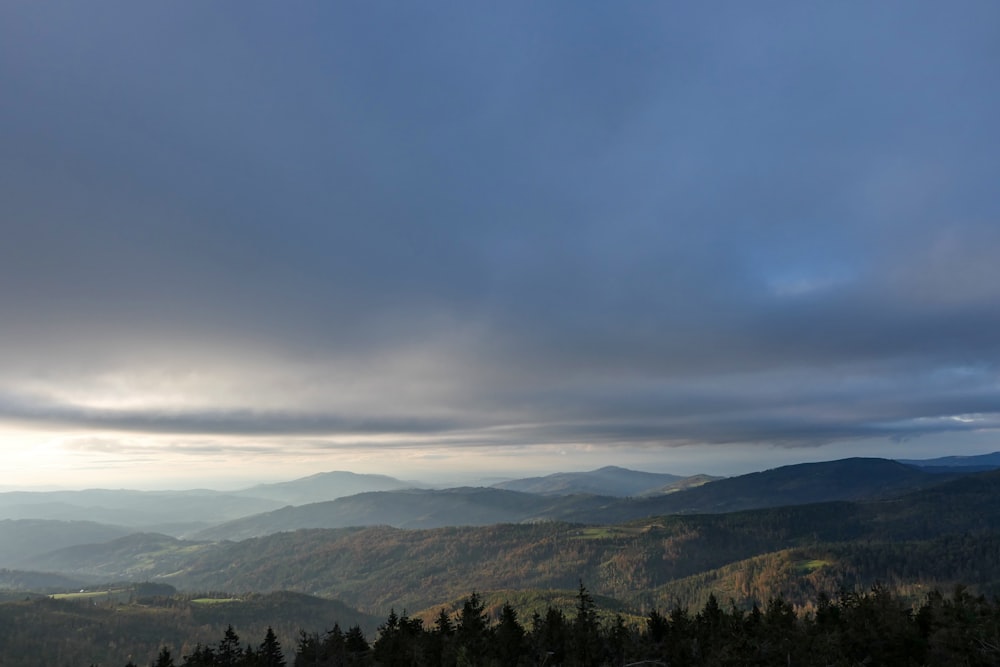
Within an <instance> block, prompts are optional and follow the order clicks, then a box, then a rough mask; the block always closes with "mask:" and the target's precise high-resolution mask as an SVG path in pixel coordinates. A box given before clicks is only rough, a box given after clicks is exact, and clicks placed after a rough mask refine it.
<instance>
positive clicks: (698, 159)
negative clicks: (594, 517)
mask: <svg viewBox="0 0 1000 667" xmlns="http://www.w3.org/2000/svg"><path fill="white" fill-rule="evenodd" d="M104 7H105V10H104V11H102V10H98V9H95V8H92V7H82V6H76V5H74V4H72V3H68V4H66V5H63V6H57V7H56V8H55V9H52V10H51V11H49V10H43V9H41V8H39V7H35V6H32V5H22V6H11V7H5V8H3V9H2V10H0V26H2V27H0V44H2V46H0V85H2V87H3V89H4V90H5V91H8V93H7V94H6V95H5V98H6V99H7V102H6V103H5V104H4V105H3V108H2V109H0V142H2V145H3V146H4V150H3V151H0V201H2V202H3V204H2V205H0V224H2V229H3V232H4V242H3V243H2V244H0V312H2V314H3V317H2V320H0V368H2V369H3V370H0V392H2V393H3V396H4V398H2V400H0V410H2V413H3V414H2V415H0V416H2V418H3V419H4V420H7V421H10V422H11V423H31V424H33V425H35V426H39V425H43V424H51V425H53V426H59V427H65V426H73V427H79V428H81V429H90V430H122V431H136V432H149V433H158V434H169V433H177V434H192V433H201V434H217V435H224V434H230V435H232V434H255V435H268V436H271V435H280V434H288V435H296V436H302V435H325V434H340V435H344V434H369V435H370V434H381V433H384V434H387V439H388V440H393V439H399V440H400V441H406V440H407V439H408V438H412V440H413V441H414V442H423V441H425V439H426V438H428V437H429V436H440V437H441V438H442V440H447V441H448V442H453V441H455V442H461V443H467V444H475V443H488V444H490V445H499V444H504V443H508V444H515V443H522V444H531V443H558V442H595V443H605V444H619V443H641V444H656V443H660V444H677V443H702V442H704V443H723V442H767V443H786V444H818V443H831V442H836V441H838V440H842V439H850V438H862V437H872V436H878V437H887V438H890V437H897V438H907V437H912V436H914V435H917V434H920V433H941V432H949V431H955V430H958V431H969V430H981V429H992V428H994V426H995V423H994V420H993V418H992V417H990V415H993V414H996V413H1000V405H998V399H1000V391H998V382H997V373H996V368H997V361H998V352H1000V350H998V339H997V337H996V336H995V335H994V334H993V332H995V331H997V330H998V326H1000V321H998V317H1000V316H998V313H1000V308H998V306H1000V288H998V287H997V286H998V285H1000V273H998V271H1000V270H998V269H997V263H996V262H995V259H994V258H995V257H996V254H997V251H998V250H1000V231H998V230H1000V225H998V221H1000V210H998V209H1000V206H998V203H997V200H996V197H995V193H994V190H995V185H994V183H993V180H994V176H995V174H996V173H1000V157H998V156H1000V145H998V144H1000V141H998V137H1000V133H998V131H997V129H996V123H995V122H994V119H995V118H996V117H998V116H1000V92H998V89H997V87H996V86H995V84H994V83H993V79H994V77H995V71H994V70H995V66H994V65H995V62H996V59H997V56H998V55H1000V54H998V52H997V46H996V45H997V44H998V43H1000V40H998V39H997V34H996V28H995V26H996V25H998V19H1000V15H998V9H997V7H996V6H995V5H994V4H993V3H968V4H966V5H963V9H962V11H955V10H954V8H943V7H939V6H936V5H934V4H933V3H899V4H894V3H888V4H882V5H879V6H878V7H856V6H855V7H848V6H829V7H809V8H805V7H799V6H798V5H795V4H793V3H789V4H787V5H783V6H782V5H777V6H773V7H770V8H768V9H767V10H766V11H765V10H762V9H760V8H754V9H753V10H750V9H743V8H741V7H739V6H735V5H734V6H731V7H725V8H718V7H715V8H712V10H708V9H704V8H698V7H683V6H675V5H650V6H629V7H613V6H599V5H597V6H590V7H580V6H578V5H573V6H572V7H570V6H565V5H545V6H543V5H530V4H519V3H513V4H505V5H503V6H497V7H489V8H487V7H474V6H468V7H460V8H458V7H449V8H445V7H443V6H433V5H431V6H427V5H422V6H414V7H398V6H393V7H390V6H388V5H381V4H379V3H372V4H369V5H366V6H364V7H358V6H346V5H345V6H326V7H309V8H296V9H295V10H292V9H288V8H284V7H280V8H279V7H274V6H268V5H263V4H254V3H250V4H247V5H245V6H241V10H240V12H238V13H231V12H226V11H223V8H221V7H204V6H196V5H190V6H183V5H169V6H162V7H141V6H134V5H132V4H128V3H122V4H112V5H106V6H104ZM112 8H113V10H112ZM195 377H196V379H192V378H195ZM206 378H208V379H206ZM109 396H111V397H112V398H114V399H115V400H110V399H109ZM129 397H131V399H134V404H132V403H129V400H127V399H129ZM98 399H99V400H98ZM102 401H103V402H102ZM115 401H118V402H119V403H121V405H118V406H117V407H116V405H117V404H116V403H115ZM123 406H124V407H123ZM972 414H981V415H985V417H984V418H983V419H981V420H979V421H959V420H956V419H953V417H956V416H960V415H972ZM389 436H391V437H389Z"/></svg>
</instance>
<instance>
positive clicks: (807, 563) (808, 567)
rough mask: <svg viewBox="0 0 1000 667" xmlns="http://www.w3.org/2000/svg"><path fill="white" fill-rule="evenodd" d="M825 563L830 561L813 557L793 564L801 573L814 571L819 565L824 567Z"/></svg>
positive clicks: (827, 563) (828, 563)
mask: <svg viewBox="0 0 1000 667" xmlns="http://www.w3.org/2000/svg"><path fill="white" fill-rule="evenodd" d="M827 565H830V561H828V560H822V559H819V558H814V559H812V560H802V561H799V562H798V563H796V564H795V568H796V570H798V571H799V572H800V573H802V574H809V573H810V572H815V571H816V570H818V569H820V568H821V567H826V566H827Z"/></svg>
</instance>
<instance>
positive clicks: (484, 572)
mask: <svg viewBox="0 0 1000 667" xmlns="http://www.w3.org/2000/svg"><path fill="white" fill-rule="evenodd" d="M835 463H839V464H840V465H839V470H840V471H842V472H848V473H850V472H853V473H858V474H860V473H861V468H864V467H865V466H867V467H869V468H870V469H871V470H872V471H877V470H879V469H885V470H891V468H887V467H882V468H880V467H878V466H879V465H880V464H879V463H878V462H877V461H876V463H875V464H872V463H871V462H870V460H865V459H862V460H860V461H858V460H849V461H847V462H835ZM889 463H894V462H889ZM814 465H821V464H814ZM896 465H899V464H896ZM816 470H817V469H816V468H807V469H806V470H805V472H808V473H812V472H816ZM779 471H781V474H780V477H783V478H785V479H788V478H790V476H791V475H790V471H783V470H781V469H779ZM928 477H930V478H933V479H936V480H937V484H935V485H934V486H931V487H927V488H922V489H919V490H916V491H910V492H906V493H902V494H901V495H898V496H897V497H895V498H883V499H880V500H869V501H864V502H847V501H836V502H826V503H812V504H808V505H793V506H782V507H773V508H765V509H756V510H748V511H743V512H736V513H726V514H697V515H673V516H660V515H654V516H647V517H643V518H641V519H635V520H632V521H625V522H615V523H598V524H592V525H584V524H578V523H577V524H570V523H564V522H541V523H526V524H517V525H515V524H500V525H490V526H482V527H464V528H458V527H448V528H437V529H433V530H400V529H395V528H390V527H386V526H372V527H367V528H344V529H337V530H299V531H294V532H285V533H276V534H272V535H268V536H266V537H261V538H255V539H249V540H243V541H240V542H215V543H210V542H190V541H187V542H185V541H179V540H175V539H173V538H169V537H165V536H155V535H139V536H129V537H124V538H119V539H116V540H113V541H111V542H108V543H105V544H103V545H91V546H77V547H70V548H66V549H62V550H59V551H56V552H52V553H50V554H47V555H42V556H39V557H37V558H36V559H35V563H36V564H37V566H38V567H40V568H44V569H48V570H51V571H57V572H63V573H64V574H65V575H67V576H81V577H82V576H90V577H95V576H97V577H101V578H103V579H105V580H109V581H118V580H123V579H130V580H138V581H162V582H166V583H170V584H171V585H173V586H176V587H180V588H186V589H188V590H235V591H248V590H253V591H262V592H264V591H269V590H279V589H290V590H297V591H301V592H310V593H318V594H320V595H324V596H329V597H334V598H337V599H340V600H342V601H344V602H345V603H347V604H349V605H351V606H355V607H358V608H360V609H362V610H366V611H369V612H373V613H374V612H378V613H384V612H385V611H386V610H387V608H388V607H390V606H395V607H396V608H397V609H400V608H404V607H405V608H409V609H414V610H419V609H422V608H424V607H427V606H428V605H431V604H436V603H439V602H441V601H446V600H451V599H454V598H456V597H459V596H461V595H466V594H468V592H469V591H471V590H473V589H478V590H497V589H566V588H572V586H573V585H574V583H576V582H578V581H579V580H580V579H583V580H584V581H585V582H587V583H588V586H589V587H590V588H591V590H593V592H594V593H595V594H599V595H606V596H609V597H612V598H615V599H617V600H622V601H624V602H626V603H628V604H629V605H631V606H632V607H642V606H648V605H656V606H658V607H660V608H669V606H670V605H671V604H673V603H675V602H676V601H678V600H687V599H688V598H689V596H697V595H703V594H707V591H708V590H712V589H711V588H707V587H710V586H716V587H718V588H716V589H715V590H720V591H724V592H725V593H726V594H727V595H729V596H731V597H733V598H734V599H735V600H737V601H745V600H747V599H748V598H750V599H757V600H758V601H761V602H763V601H766V599H767V597H768V596H771V595H775V594H779V593H780V594H782V595H786V596H788V598H789V599H791V600H801V599H807V598H813V599H814V597H815V594H816V593H817V592H818V591H820V590H824V591H826V592H830V591H834V592H835V591H836V590H837V589H838V587H839V586H847V587H848V588H849V589H853V588H854V587H857V586H861V587H867V586H870V585H871V584H872V583H874V582H876V581H882V582H884V583H886V582H888V583H892V584H893V585H906V586H910V587H911V589H914V590H926V588H923V589H921V588H919V587H927V586H938V587H941V588H942V589H944V590H947V589H948V588H949V587H950V586H951V585H953V584H954V583H958V582H962V583H966V584H970V585H975V586H981V587H984V588H982V590H983V591H984V592H986V593H990V592H991V591H992V592H998V591H997V589H996V588H995V586H996V583H995V582H997V581H1000V532H998V531H997V528H996V527H997V526H998V525H1000V472H988V473H978V474H973V475H967V476H963V477H961V478H960V479H953V480H950V481H945V480H946V478H945V477H943V476H940V475H938V476H934V475H928ZM759 479H763V480H764V481H765V482H774V481H775V480H776V479H777V478H775V477H766V476H765V477H762V478H759ZM808 479H809V477H808V476H804V477H802V478H801V480H802V484H801V485H796V486H797V487H798V486H806V481H808ZM706 486H707V485H706ZM821 486H824V487H827V488H828V489H829V488H830V487H828V486H827V485H825V484H822V485H821ZM851 486H852V487H853V488H854V489H857V488H858V486H859V485H857V484H853V485H851ZM494 491H497V492H502V491H501V490H494ZM502 493H515V492H502ZM674 495H676V494H674ZM667 497H670V496H667ZM700 582H707V583H705V584H704V585H702V583H700ZM991 586H993V587H994V588H990V587H991ZM914 587H917V588H914Z"/></svg>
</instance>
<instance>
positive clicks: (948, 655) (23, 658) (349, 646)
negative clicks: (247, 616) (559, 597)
mask: <svg viewBox="0 0 1000 667" xmlns="http://www.w3.org/2000/svg"><path fill="white" fill-rule="evenodd" d="M160 602H161V603H162V602H163V601H162V600H161V601H160ZM69 604H76V603H69ZM10 634H11V629H10V628H9V627H5V628H3V629H2V630H0V639H3V640H4V647H5V648H4V651H3V653H2V655H4V657H5V660H4V664H5V665H11V667H20V665H38V664H67V665H69V664H82V663H80V662H79V661H76V662H74V661H73V660H72V659H71V657H70V656H67V654H66V653H65V652H64V653H62V654H61V655H60V654H59V653H58V652H56V651H53V647H56V648H58V647H59V646H60V640H59V639H58V637H57V638H54V639H51V640H50V641H43V642H41V643H40V644H39V646H38V648H37V649H36V650H34V651H32V652H30V653H29V654H20V653H17V651H16V646H12V645H11V644H10V643H9V638H10ZM185 646H190V644H185ZM136 648H137V647H135V646H134V647H131V650H135V649H136ZM66 650H67V647H66V646H63V651H66ZM69 650H72V648H71V647H69ZM150 650H151V649H149V648H148V647H147V649H146V651H147V652H149V651H150ZM84 654H85V652H83V651H81V653H80V654H78V656H77V657H80V656H82V655H84ZM130 655H132V654H131V653H130ZM998 662H1000V603H998V602H997V601H996V600H995V599H994V600H993V601H988V600H987V599H986V598H985V597H983V596H974V595H972V594H970V593H969V592H968V591H967V590H965V589H964V588H961V587H959V588H957V589H956V590H955V591H954V592H953V593H952V594H951V595H948V596H945V595H942V594H941V593H939V592H937V591H934V592H932V593H930V594H929V595H928V596H927V597H926V599H925V601H924V602H923V603H922V604H921V605H920V606H919V607H918V608H916V609H914V608H912V607H911V606H910V605H909V604H907V603H906V602H905V601H904V600H902V599H901V598H900V597H899V596H897V595H895V594H894V593H892V592H891V591H890V590H888V589H887V588H885V587H881V586H876V587H873V588H872V589H871V590H870V591H867V592H860V593H859V592H848V591H841V592H840V593H839V595H837V596H836V597H834V598H831V597H830V596H827V595H825V594H822V595H820V596H819V597H818V598H817V600H815V603H814V604H813V605H811V609H810V610H809V611H808V612H805V613H803V612H802V610H801V609H796V608H795V607H793V606H792V605H790V604H789V603H788V602H786V601H785V600H783V599H781V598H772V599H770V600H768V601H767V603H766V604H765V605H763V606H758V605H756V604H754V605H753V606H752V607H751V608H750V609H742V608H740V607H738V606H736V605H735V604H732V603H729V604H728V605H726V606H723V605H721V604H720V603H719V601H718V599H717V598H716V597H715V596H714V595H710V596H709V598H708V600H707V602H706V603H705V605H704V607H702V608H701V609H699V610H697V611H692V610H689V609H685V608H682V607H679V606H677V607H674V608H673V609H671V610H669V611H668V612H666V613H663V612H661V611H660V610H657V609H653V610H651V611H650V612H649V613H648V614H647V615H646V616H645V617H644V618H626V617H625V616H623V615H622V614H620V613H619V614H615V615H614V616H607V615H602V614H601V613H600V609H599V608H598V606H597V604H596V603H595V600H594V598H593V597H592V596H591V595H590V593H589V592H588V591H587V589H586V588H585V587H584V585H583V584H582V583H581V584H580V585H579V589H578V591H577V594H576V599H575V605H574V608H573V609H572V611H571V612H569V613H566V612H564V611H563V610H561V609H559V608H556V607H551V606H550V607H548V608H547V609H546V610H545V611H544V612H542V613H539V612H535V613H533V614H532V615H531V616H530V618H528V619H527V621H526V622H525V621H522V618H521V617H520V615H519V613H518V611H517V610H516V609H515V608H514V607H513V606H512V605H511V604H510V603H508V602H505V603H504V604H503V605H502V607H501V608H500V610H499V612H497V613H496V614H495V615H490V614H489V613H488V612H487V610H486V607H485V605H484V601H483V599H482V598H481V597H480V596H479V595H478V594H477V593H472V594H471V595H470V596H469V597H467V598H466V599H465V600H464V601H463V602H462V604H461V607H460V609H459V610H458V611H457V612H456V613H454V614H449V613H448V612H446V611H445V610H440V611H439V612H438V614H437V615H436V616H435V617H434V618H433V620H432V621H431V622H429V623H428V622H425V621H424V619H422V618H419V617H414V616H409V615H407V613H406V612H405V611H404V612H402V613H401V614H397V613H396V611H395V610H391V611H390V612H389V615H388V617H387V618H386V619H385V621H384V622H383V623H382V624H381V625H379V627H378V630H377V632H376V633H375V635H374V637H372V638H369V637H367V636H366V635H365V633H364V632H363V630H362V629H361V627H360V626H359V625H352V626H350V627H349V628H347V629H346V630H344V629H343V628H342V627H341V625H340V624H339V623H336V622H335V623H334V624H333V626H332V627H331V628H330V629H329V630H326V631H323V632H322V633H320V632H317V631H312V632H307V631H305V630H302V631H300V632H299V633H298V636H297V639H296V642H295V645H294V648H293V649H291V650H290V651H289V654H288V655H287V657H286V651H285V648H284V647H283V645H282V642H281V641H280V640H279V639H278V636H277V634H276V633H275V631H274V629H273V628H272V627H271V626H268V627H267V628H266V630H265V631H264V633H263V635H262V639H261V640H260V642H259V643H253V642H246V643H244V642H243V641H242V640H241V638H240V635H239V634H238V633H237V631H236V629H235V628H234V627H233V625H231V624H230V625H228V626H227V627H226V628H225V630H224V632H223V633H222V637H221V639H219V640H218V641H215V642H208V643H201V642H198V643H196V644H194V645H193V647H191V648H186V649H185V652H184V653H183V655H180V656H178V655H177V653H176V649H174V650H172V649H171V647H169V646H166V645H164V646H161V647H160V648H159V650H158V652H157V653H156V654H155V657H152V658H150V659H149V660H148V662H143V661H141V660H140V661H139V662H137V661H136V660H135V659H134V657H130V658H129V659H128V661H127V663H124V666H125V667H138V666H139V665H140V664H149V665H150V667H346V666H357V667H421V666H427V667H437V666H441V667H458V666H470V667H478V666H481V667H519V666H524V667H529V666H534V665H562V666H565V667H605V666H609V667H611V666H614V667H617V666H623V665H633V666H637V665H647V664H648V665H720V666H721V665H778V664H781V665H804V666H811V665H816V666H824V667H829V666H840V665H843V666H845V667H846V666H848V665H894V666H895V665H900V666H906V665H949V666H950V665H969V666H973V665H975V666H979V665H982V666H986V665H995V664H997V663H998ZM91 664H92V665H93V664H96V663H91ZM105 664H112V663H110V662H109V663H105ZM118 664H121V663H118Z"/></svg>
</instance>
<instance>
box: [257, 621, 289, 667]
mask: <svg viewBox="0 0 1000 667" xmlns="http://www.w3.org/2000/svg"><path fill="white" fill-rule="evenodd" d="M257 664H259V665H260V666H261V667H285V656H284V655H283V654H282V652H281V644H279V643H278V638H277V637H276V636H275V635H274V630H272V629H271V627H270V626H268V628H267V634H265V635H264V641H263V642H261V644H260V648H259V649H258V651H257Z"/></svg>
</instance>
